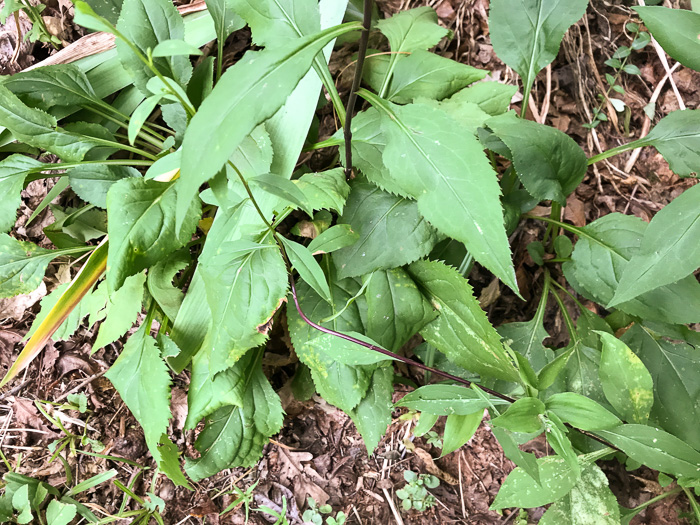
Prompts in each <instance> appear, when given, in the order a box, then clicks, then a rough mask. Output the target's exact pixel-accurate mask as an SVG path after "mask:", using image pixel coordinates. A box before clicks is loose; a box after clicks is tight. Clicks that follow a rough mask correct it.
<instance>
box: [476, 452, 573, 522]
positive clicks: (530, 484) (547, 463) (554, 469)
mask: <svg viewBox="0 0 700 525" xmlns="http://www.w3.org/2000/svg"><path fill="white" fill-rule="evenodd" d="M537 467H538V471H539V476H540V482H539V483H537V482H536V481H535V480H534V479H532V478H531V477H530V475H529V474H528V473H527V472H525V471H524V470H523V469H521V468H520V467H517V468H516V469H515V470H513V471H512V472H511V473H510V474H508V477H507V478H506V480H505V481H504V482H503V485H501V488H500V490H499V491H498V494H497V495H496V499H495V500H494V502H493V504H492V505H491V507H490V508H491V509H492V510H499V509H504V508H506V507H523V508H532V507H540V506H542V505H547V504H548V503H552V502H553V501H556V500H558V499H560V498H563V497H564V496H566V494H568V493H569V491H570V490H571V489H572V488H573V487H574V485H575V484H576V475H575V474H574V472H573V471H572V469H571V466H570V465H568V464H567V463H566V462H565V461H564V460H563V459H560V458H558V457H556V456H548V457H544V458H540V459H538V460H537Z"/></svg>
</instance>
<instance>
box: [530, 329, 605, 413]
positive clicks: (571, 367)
mask: <svg viewBox="0 0 700 525" xmlns="http://www.w3.org/2000/svg"><path fill="white" fill-rule="evenodd" d="M560 352H561V353H560V355H559V356H557V358H562V356H564V357H563V358H562V361H563V362H564V363H565V366H564V369H563V370H562V372H561V373H562V377H563V383H564V385H565V388H566V389H567V390H569V391H571V392H575V393H577V394H581V395H583V396H586V397H589V398H591V399H593V400H594V401H597V402H598V403H601V404H604V405H606V406H607V401H606V399H605V394H604V393H603V389H602V387H601V386H600V377H599V375H598V370H599V369H600V351H598V350H597V349H596V348H592V347H590V346H587V345H585V344H584V343H583V342H581V341H577V342H575V343H573V344H572V345H570V346H569V347H568V348H566V349H564V350H563V351H560ZM567 354H569V355H568V357H567ZM555 362H556V359H555V361H553V362H552V363H555ZM560 363H561V362H560ZM545 370H546V369H545ZM543 374H544V370H543V371H542V374H541V375H543ZM548 382H549V381H548ZM550 384H551V383H550Z"/></svg>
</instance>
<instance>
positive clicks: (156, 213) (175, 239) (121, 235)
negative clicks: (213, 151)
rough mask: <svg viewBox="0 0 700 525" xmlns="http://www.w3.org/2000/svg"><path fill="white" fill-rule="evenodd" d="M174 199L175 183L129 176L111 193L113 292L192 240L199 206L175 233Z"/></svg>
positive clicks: (194, 206)
mask: <svg viewBox="0 0 700 525" xmlns="http://www.w3.org/2000/svg"><path fill="white" fill-rule="evenodd" d="M175 200H176V195H175V183H174V182H156V181H154V180H144V179H141V178H132V177H129V178H126V179H123V180H120V181H119V182H117V183H115V184H114V185H113V186H112V188H111V189H110V190H109V192H108V194H107V213H108V214H109V217H110V221H109V225H108V230H109V255H108V258H107V281H108V282H109V283H110V287H111V288H112V289H113V290H118V289H119V288H120V287H121V285H122V284H123V283H124V279H126V278H127V277H128V276H129V275H134V274H135V273H138V272H140V271H141V270H143V269H145V268H148V267H149V266H151V265H153V264H156V263H158V262H160V261H161V260H162V259H163V258H165V257H167V256H168V255H169V254H171V253H172V252H174V251H175V250H177V249H178V248H181V247H183V246H184V245H185V244H186V243H187V242H189V241H190V239H191V237H192V234H193V233H194V230H195V228H196V227H197V221H198V220H199V213H200V212H199V203H198V202H197V201H192V202H191V203H190V205H189V209H188V210H187V215H186V217H185V223H184V224H183V226H182V228H181V230H180V233H179V234H176V232H175Z"/></svg>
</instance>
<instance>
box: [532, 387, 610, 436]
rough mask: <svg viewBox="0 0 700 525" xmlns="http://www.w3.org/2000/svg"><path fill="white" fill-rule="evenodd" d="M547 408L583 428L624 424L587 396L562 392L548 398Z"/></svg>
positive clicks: (599, 427)
mask: <svg viewBox="0 0 700 525" xmlns="http://www.w3.org/2000/svg"><path fill="white" fill-rule="evenodd" d="M545 405H546V406H547V410H551V411H552V412H554V413H555V414H556V415H557V416H558V417H559V418H560V419H561V420H562V421H564V422H565V423H570V424H571V425H572V426H574V427H576V428H580V429H581V430H605V429H606V428H613V427H616V426H619V425H621V424H622V422H621V421H620V420H619V419H618V418H617V416H616V415H615V414H613V413H612V412H610V411H609V410H607V409H606V408H604V407H602V406H601V405H600V404H598V403H596V402H595V401H593V400H592V399H590V398H587V397H586V396H582V395H580V394H577V393H575V392H562V393H561V394H554V395H552V396H550V397H548V398H547V401H546V402H545Z"/></svg>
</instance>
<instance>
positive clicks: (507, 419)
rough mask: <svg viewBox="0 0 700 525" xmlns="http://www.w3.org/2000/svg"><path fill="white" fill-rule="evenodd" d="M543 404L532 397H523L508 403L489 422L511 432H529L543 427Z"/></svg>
mask: <svg viewBox="0 0 700 525" xmlns="http://www.w3.org/2000/svg"><path fill="white" fill-rule="evenodd" d="M544 411H545V406H544V403H543V402H542V401H540V400H539V399H536V398H534V397H523V398H521V399H518V400H517V401H516V402H515V403H513V404H512V405H510V406H509V407H508V409H507V410H506V411H505V412H504V413H503V414H501V415H500V416H498V417H496V418H494V419H492V420H491V424H492V425H494V426H497V427H502V428H505V429H506V430H510V431H511V432H521V433H524V434H530V433H533V432H538V431H540V430H542V428H543V422H542V418H541V416H542V414H544Z"/></svg>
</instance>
